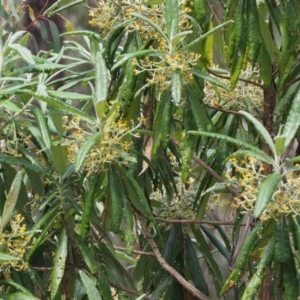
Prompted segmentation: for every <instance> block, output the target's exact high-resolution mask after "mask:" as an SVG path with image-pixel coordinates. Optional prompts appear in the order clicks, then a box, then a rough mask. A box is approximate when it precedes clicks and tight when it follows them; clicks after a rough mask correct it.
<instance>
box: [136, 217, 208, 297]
mask: <svg viewBox="0 0 300 300" xmlns="http://www.w3.org/2000/svg"><path fill="white" fill-rule="evenodd" d="M140 224H141V227H142V231H143V233H144V235H145V236H146V238H147V240H148V243H149V245H150V247H151V248H152V251H153V254H154V256H155V258H156V259H157V261H158V262H159V264H160V265H161V267H162V268H163V269H165V270H166V271H167V272H168V273H169V274H170V275H171V276H173V277H174V278H175V279H176V280H177V281H178V282H179V283H180V284H181V285H182V286H183V287H184V288H185V289H186V290H187V291H189V292H190V293H191V294H192V295H194V296H195V298H196V299H199V300H211V299H210V298H209V297H207V296H206V295H205V294H203V293H202V292H200V291H199V290H198V289H196V288H195V287H194V286H193V285H192V284H191V283H189V282H188V281H186V279H185V278H184V277H183V276H182V275H180V274H179V273H178V272H177V271H176V270H175V269H174V268H173V267H171V266H170V265H169V264H168V263H167V262H166V261H165V259H164V258H163V256H162V255H161V253H160V252H159V250H158V248H157V245H156V243H155V241H154V240H153V238H152V236H151V234H150V232H149V230H148V228H147V227H146V226H145V225H144V224H143V222H140Z"/></svg>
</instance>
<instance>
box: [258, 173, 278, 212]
mask: <svg viewBox="0 0 300 300" xmlns="http://www.w3.org/2000/svg"><path fill="white" fill-rule="evenodd" d="M280 181H281V174H279V173H274V174H269V175H268V176H267V178H266V180H265V181H264V182H263V183H262V185H261V186H260V187H259V189H258V195H257V198H256V201H255V207H254V211H253V216H254V218H259V216H260V214H261V213H262V212H263V210H264V209H265V208H266V207H267V205H268V203H269V202H270V201H271V199H272V195H273V193H274V191H275V190H276V188H277V186H278V183H279V182H280Z"/></svg>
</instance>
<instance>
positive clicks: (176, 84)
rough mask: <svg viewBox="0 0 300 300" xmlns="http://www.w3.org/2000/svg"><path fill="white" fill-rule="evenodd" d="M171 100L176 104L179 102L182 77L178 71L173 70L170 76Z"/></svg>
mask: <svg viewBox="0 0 300 300" xmlns="http://www.w3.org/2000/svg"><path fill="white" fill-rule="evenodd" d="M171 83H172V100H173V102H174V104H175V105H176V106H178V105H179V104H180V101H181V93H182V78H181V73H180V72H179V71H174V72H173V73H172V78H171Z"/></svg>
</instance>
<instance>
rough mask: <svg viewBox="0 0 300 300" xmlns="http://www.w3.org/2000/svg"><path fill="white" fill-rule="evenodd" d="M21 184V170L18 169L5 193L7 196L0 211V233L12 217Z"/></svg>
mask: <svg viewBox="0 0 300 300" xmlns="http://www.w3.org/2000/svg"><path fill="white" fill-rule="evenodd" d="M21 184H22V173H21V171H19V172H17V174H16V176H15V178H14V180H13V182H12V184H11V187H10V190H9V193H8V195H7V198H6V201H5V204H4V207H3V213H2V217H1V222H0V233H2V232H3V230H4V228H5V226H6V225H7V224H8V222H9V221H10V219H11V217H12V213H13V211H14V209H15V206H16V204H17V201H18V197H19V193H20V189H21Z"/></svg>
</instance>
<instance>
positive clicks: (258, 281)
mask: <svg viewBox="0 0 300 300" xmlns="http://www.w3.org/2000/svg"><path fill="white" fill-rule="evenodd" d="M273 250H274V239H271V241H270V242H269V244H268V245H267V246H266V247H265V248H264V249H263V252H262V255H261V259H260V262H259V264H258V266H257V269H256V272H255V274H254V275H253V276H252V278H251V280H250V282H249V283H248V284H247V287H246V290H245V292H244V293H243V297H242V300H249V299H255V296H256V294H257V292H258V290H259V288H260V287H261V285H262V282H263V280H264V278H265V276H266V272H265V270H266V268H267V266H269V265H270V264H271V262H272V259H273Z"/></svg>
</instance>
